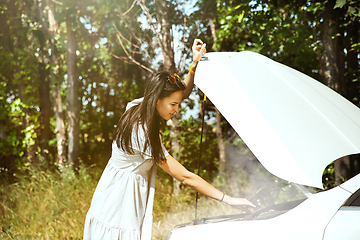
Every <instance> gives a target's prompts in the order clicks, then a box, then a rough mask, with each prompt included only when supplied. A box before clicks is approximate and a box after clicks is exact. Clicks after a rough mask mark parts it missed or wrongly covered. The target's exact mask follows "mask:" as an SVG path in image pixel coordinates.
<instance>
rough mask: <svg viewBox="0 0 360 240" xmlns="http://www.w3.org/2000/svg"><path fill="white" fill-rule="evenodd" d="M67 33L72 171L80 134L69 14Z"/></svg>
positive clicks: (74, 44) (68, 115)
mask: <svg viewBox="0 0 360 240" xmlns="http://www.w3.org/2000/svg"><path fill="white" fill-rule="evenodd" d="M66 31H67V48H68V51H67V77H68V79H67V81H68V88H67V120H68V140H69V145H68V163H69V164H70V166H71V167H72V168H73V169H76V168H77V166H78V156H79V145H80V142H79V139H80V138H79V134H80V124H79V115H80V106H79V100H78V91H79V84H78V76H77V69H76V67H77V66H76V45H77V43H76V37H75V33H74V31H73V30H72V24H71V18H70V14H69V15H68V16H67V18H66Z"/></svg>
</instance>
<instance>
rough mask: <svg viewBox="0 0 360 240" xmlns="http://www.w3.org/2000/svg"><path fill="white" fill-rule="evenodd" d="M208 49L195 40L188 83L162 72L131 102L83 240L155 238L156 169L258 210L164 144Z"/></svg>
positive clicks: (229, 201)
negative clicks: (168, 123) (164, 130)
mask: <svg viewBox="0 0 360 240" xmlns="http://www.w3.org/2000/svg"><path fill="white" fill-rule="evenodd" d="M205 47H206V45H205V44H203V42H202V41H201V40H199V39H196V40H195V41H194V43H193V46H192V51H193V64H192V65H191V66H190V69H189V71H190V73H189V74H188V75H187V76H186V78H185V80H184V83H182V82H181V80H180V78H179V77H178V76H177V75H176V74H169V73H167V72H159V73H157V74H155V76H153V77H152V78H151V79H150V80H149V82H148V83H147V85H146V88H145V92H144V97H143V98H141V99H135V100H134V101H132V102H131V103H129V104H128V106H127V108H126V111H125V113H124V114H123V116H122V117H121V118H120V120H119V123H118V126H117V129H116V130H115V133H114V138H115V139H114V142H113V144H112V156H111V158H110V160H109V162H108V164H107V166H106V168H105V170H104V172H103V174H102V176H101V178H100V181H99V183H98V185H97V187H96V190H95V192H94V196H93V199H92V202H91V206H90V209H89V211H88V213H87V216H86V220H85V229H84V239H93V240H99V239H106V240H110V239H122V240H150V239H151V227H152V226H151V225H152V208H153V201H154V189H155V178H156V170H157V166H156V165H158V166H159V167H160V168H162V169H163V170H165V171H166V172H167V173H168V174H170V175H171V176H172V177H174V178H175V179H177V180H179V181H180V182H182V183H183V184H185V185H187V186H190V187H191V188H193V189H195V190H196V191H198V192H200V193H202V194H204V195H206V196H209V197H211V198H214V199H217V200H219V201H221V202H225V203H227V204H229V205H232V206H238V207H241V206H251V207H254V205H253V204H252V203H251V202H249V201H248V200H246V199H243V198H232V197H230V196H227V195H225V194H224V193H222V192H220V191H219V190H217V189H216V188H214V187H213V186H211V185H210V184H209V183H207V182H206V181H204V180H203V179H202V178H200V177H199V176H197V175H196V174H193V173H191V172H189V171H188V170H186V169H185V168H184V167H183V166H182V165H181V164H180V163H179V162H178V161H176V160H175V159H174V158H173V157H172V156H171V155H169V153H168V152H167V151H166V149H165V147H164V146H163V144H162V142H161V136H160V134H159V130H160V122H161V120H162V119H164V120H169V119H170V118H171V117H172V116H173V115H174V114H175V113H177V112H178V111H179V106H180V102H181V100H182V99H184V98H187V97H188V96H189V95H190V93H191V90H192V88H193V86H194V74H195V70H196V66H197V64H198V62H199V61H200V59H201V57H202V56H203V55H204V54H205V52H206V48H205ZM155 163H156V164H155Z"/></svg>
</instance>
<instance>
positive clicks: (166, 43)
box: [156, 0, 181, 196]
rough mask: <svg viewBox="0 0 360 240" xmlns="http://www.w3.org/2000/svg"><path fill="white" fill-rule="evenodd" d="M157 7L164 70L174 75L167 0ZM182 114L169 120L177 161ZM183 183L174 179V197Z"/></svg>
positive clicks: (160, 2)
mask: <svg viewBox="0 0 360 240" xmlns="http://www.w3.org/2000/svg"><path fill="white" fill-rule="evenodd" d="M156 5H157V12H158V14H157V17H158V21H159V24H160V33H161V34H160V35H161V39H160V41H161V42H160V43H159V44H160V46H161V49H162V54H163V57H164V68H165V70H166V71H169V72H170V73H174V72H175V71H176V69H175V61H174V51H173V49H172V45H171V43H172V37H171V23H170V21H169V16H168V15H169V14H168V11H167V10H168V8H167V2H166V1H165V0H160V1H157V2H156ZM180 119H181V114H180V113H177V114H175V115H174V117H172V119H171V120H169V121H170V122H171V123H170V124H169V126H170V141H171V153H172V155H173V157H174V158H175V159H177V160H179V158H180V150H181V145H180V144H179V141H178V139H177V137H176V136H179V135H180V134H181V132H180V130H179V124H180ZM180 186H181V183H180V182H179V181H178V180H176V179H175V178H173V195H174V196H178V194H179V192H180Z"/></svg>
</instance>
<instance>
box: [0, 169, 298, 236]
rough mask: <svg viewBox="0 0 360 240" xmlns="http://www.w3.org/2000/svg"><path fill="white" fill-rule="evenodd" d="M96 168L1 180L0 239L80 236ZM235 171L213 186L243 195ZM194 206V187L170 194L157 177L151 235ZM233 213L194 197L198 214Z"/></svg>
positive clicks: (186, 216)
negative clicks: (3, 182)
mask: <svg viewBox="0 0 360 240" xmlns="http://www.w3.org/2000/svg"><path fill="white" fill-rule="evenodd" d="M160 171H161V170H160ZM101 173H102V170H100V169H97V168H94V167H90V168H84V167H83V168H80V171H79V173H78V174H77V175H76V176H75V175H74V173H73V172H71V171H64V172H62V173H57V172H51V171H40V170H29V172H28V173H27V174H24V175H23V176H19V177H18V181H17V182H16V183H13V184H10V185H9V184H8V185H6V184H2V187H1V188H0V226H1V228H2V231H1V232H0V239H82V234H83V227H84V221H85V216H86V213H87V211H88V209H89V206H90V202H91V198H92V195H93V192H94V190H95V187H96V185H97V182H98V179H99V177H100V175H101ZM160 176H161V174H160ZM237 176H239V178H238V179H237V181H234V180H233V181H232V182H231V183H230V182H229V183H226V182H227V181H224V180H222V181H218V182H217V183H215V185H217V186H218V187H219V188H220V189H222V190H224V191H225V192H226V193H231V195H232V196H235V197H236V196H237V197H243V196H244V193H245V192H244V189H243V186H246V185H247V182H246V181H245V180H244V178H242V177H241V174H239V175H237ZM160 178H161V177H160ZM220 180H221V179H220ZM275 180H276V179H275ZM276 181H277V180H276ZM220 182H221V184H220ZM267 189H271V188H267ZM281 191H283V190H281ZM251 192H256V188H255V189H252V190H251ZM270 195H271V194H270ZM273 195H274V194H273ZM275 195H276V198H272V199H268V200H267V202H268V203H269V204H272V203H274V201H275V199H278V197H279V196H278V194H275ZM295 195H296V194H295ZM281 198H282V197H281ZM258 203H259V202H258ZM194 205H195V191H193V190H191V189H190V188H186V189H184V190H183V191H181V192H180V194H179V195H178V196H175V197H174V196H173V195H172V184H171V181H164V180H163V179H158V180H157V183H156V191H155V202H154V211H153V214H154V221H153V234H152V239H153V240H159V239H162V237H163V236H164V235H165V233H166V231H167V230H168V229H170V228H172V227H174V226H175V225H177V224H180V223H185V222H190V221H192V220H193V219H194V217H195V216H194V214H195V213H194ZM235 213H239V210H236V209H233V208H231V207H230V206H228V205H226V204H224V203H219V202H218V201H214V200H212V199H210V198H207V197H204V196H201V197H200V199H199V201H198V212H197V217H198V218H201V217H209V216H216V215H224V214H235Z"/></svg>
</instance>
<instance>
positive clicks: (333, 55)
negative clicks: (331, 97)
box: [320, 0, 351, 185]
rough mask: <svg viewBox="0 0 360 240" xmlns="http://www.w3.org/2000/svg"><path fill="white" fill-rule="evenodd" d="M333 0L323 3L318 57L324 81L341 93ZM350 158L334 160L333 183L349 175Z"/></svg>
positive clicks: (338, 49) (337, 29)
mask: <svg viewBox="0 0 360 240" xmlns="http://www.w3.org/2000/svg"><path fill="white" fill-rule="evenodd" d="M334 5H335V0H330V1H328V2H327V3H326V5H325V11H324V21H323V25H324V28H323V39H322V45H323V47H324V50H323V53H322V55H321V59H320V68H321V69H320V74H321V76H322V77H323V79H324V83H325V84H326V85H327V86H328V87H330V88H332V89H333V90H335V91H336V92H338V93H339V94H343V91H342V89H343V82H342V81H341V80H342V77H341V76H340V72H341V69H342V68H343V67H344V66H340V65H341V64H344V63H343V62H340V60H341V59H343V56H342V55H341V54H342V51H343V49H340V47H339V37H337V36H336V35H337V33H338V32H339V27H338V22H337V19H338V18H337V16H336V12H335V10H334ZM350 166H351V164H350V158H349V157H348V156H347V157H342V158H340V159H338V160H336V161H335V164H334V169H335V184H337V185H339V184H341V183H342V182H343V179H348V178H349V176H350V175H351V167H350Z"/></svg>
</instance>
